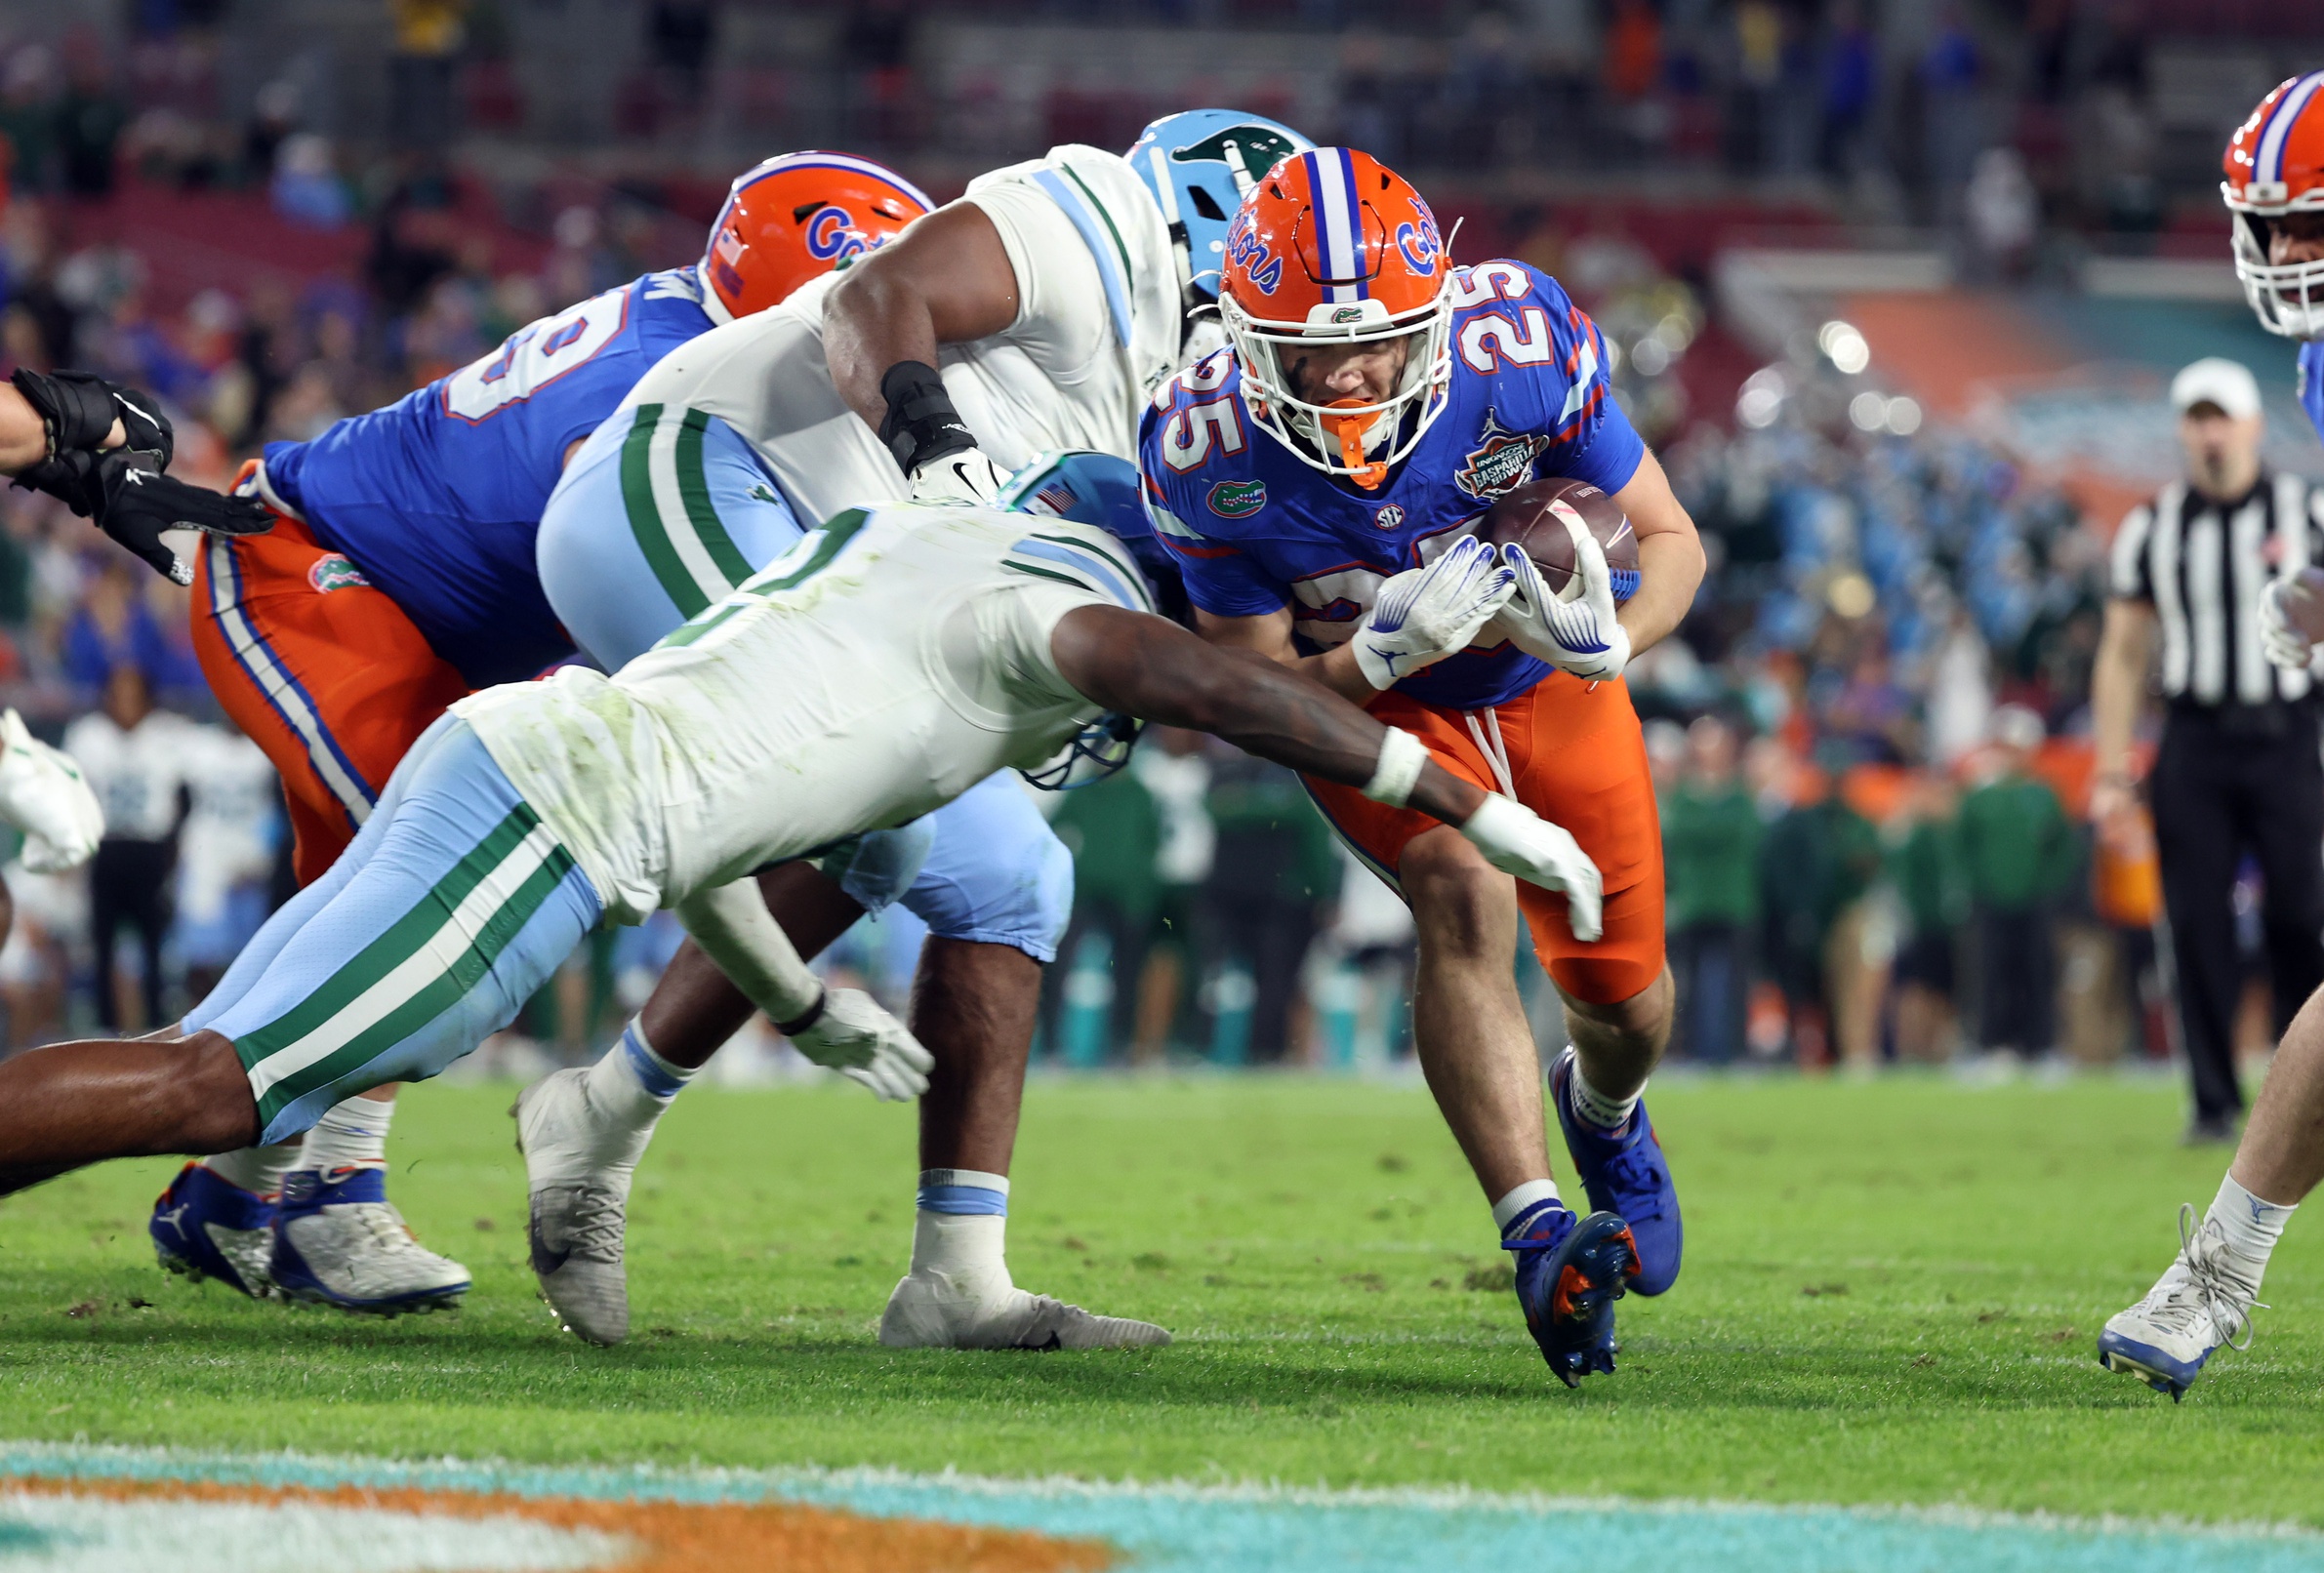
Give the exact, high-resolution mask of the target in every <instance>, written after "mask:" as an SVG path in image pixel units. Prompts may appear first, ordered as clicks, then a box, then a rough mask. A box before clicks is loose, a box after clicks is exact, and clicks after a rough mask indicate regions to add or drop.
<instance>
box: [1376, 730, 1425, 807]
mask: <svg viewBox="0 0 2324 1573" xmlns="http://www.w3.org/2000/svg"><path fill="white" fill-rule="evenodd" d="M1427 763H1428V747H1427V746H1426V745H1425V744H1423V743H1422V742H1421V741H1420V740H1419V739H1418V738H1416V737H1414V736H1412V734H1411V733H1409V732H1407V731H1405V730H1404V729H1403V728H1401V727H1393V726H1392V727H1390V728H1388V731H1387V735H1386V736H1384V737H1382V738H1381V739H1380V762H1379V763H1378V764H1377V765H1375V766H1374V767H1373V768H1372V773H1371V780H1369V781H1367V782H1366V783H1365V784H1364V795H1365V796H1366V797H1368V798H1370V799H1371V800H1372V801H1373V802H1375V803H1386V804H1387V805H1388V806H1389V807H1390V808H1402V807H1404V806H1405V804H1407V803H1408V802H1410V801H1411V798H1412V788H1413V787H1414V786H1418V785H1420V767H1421V766H1422V765H1425V764H1427Z"/></svg>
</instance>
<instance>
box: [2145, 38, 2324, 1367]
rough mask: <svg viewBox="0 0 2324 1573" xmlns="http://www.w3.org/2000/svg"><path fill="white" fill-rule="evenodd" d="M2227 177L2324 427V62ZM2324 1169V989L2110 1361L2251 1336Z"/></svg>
mask: <svg viewBox="0 0 2324 1573" xmlns="http://www.w3.org/2000/svg"><path fill="white" fill-rule="evenodd" d="M2224 163H2225V173H2226V178H2225V179H2224V180H2223V181H2222V182H2221V184H2220V192H2221V195H2222V196H2223V197H2224V198H2225V200H2226V204H2227V212H2228V216H2229V220H2230V222H2231V223H2232V225H2233V227H2234V241H2233V245H2234V256H2235V271H2236V274H2237V275H2238V276H2239V277H2240V278H2241V279H2242V281H2243V292H2244V296H2245V298H2246V299H2247V300H2248V301H2250V302H2251V306H2252V310H2253V312H2254V314H2256V315H2257V316H2258V317H2259V319H2260V326H2262V327H2263V328H2265V329H2266V330H2267V331H2268V332H2270V333H2274V334H2281V335H2282V336H2283V337H2285V338H2287V339H2296V340H2300V341H2302V343H2301V346H2300V398H2301V402H2302V404H2304V406H2305V407H2306V409H2307V413H2308V418H2309V420H2311V421H2313V422H2314V423H2315V424H2316V429H2317V432H2318V434H2319V435H2324V71H2310V72H2308V73H2307V74H2306V75H2304V76H2296V77H2294V78H2292V79H2291V80H2290V81H2288V82H2285V83H2283V84H2282V85H2281V86H2279V87H2278V88H2276V90H2275V91H2274V92H2272V93H2270V94H2268V95H2267V97H2266V98H2264V99H2262V100H2261V101H2260V106H2259V107H2258V108H2257V109H2255V110H2253V111H2252V115H2251V118H2250V119H2249V120H2246V121H2245V122H2244V123H2243V124H2242V126H2241V127H2239V128H2238V129H2237V130H2236V132H2235V135H2234V137H2233V138H2232V139H2231V140H2230V141H2228V143H2227V152H2226V157H2225V160H2224ZM2288 587H2289V586H2288V585H2287V583H2286V582H2285V581H2284V580H2282V579H2278V580H2275V581H2272V582H2270V583H2269V584H2268V585H2267V586H2266V588H2265V589H2264V590H2263V592H2262V595H2261V624H2262V636H2261V642H2262V644H2263V647H2264V648H2265V650H2266V652H2267V658H2268V659H2269V660H2270V661H2272V662H2274V663H2275V664H2276V665H2280V666H2288V667H2291V668H2292V669H2294V670H2302V669H2308V668H2309V667H2310V664H2311V663H2312V661H2313V660H2314V657H2315V649H2314V646H2313V644H2312V643H2311V641H2310V640H2309V638H2308V636H2307V635H2306V634H2305V633H2303V632H2302V631H2301V630H2300V629H2299V628H2297V627H2295V626H2294V625H2293V624H2292V621H2291V618H2290V617H2289V616H2288V615H2287V609H2286V606H2285V601H2284V597H2285V594H2286V591H2287V589H2288ZM2319 1179H2324V993H2320V994H2314V995H2310V996H2309V998H2308V1000H2307V1002H2306V1003H2305V1004H2304V1005H2303V1006H2301V1008H2300V1013H2299V1014H2298V1015H2297V1016H2295V1017H2294V1018H2293V1019H2292V1025H2291V1026H2289V1027H2287V1028H2285V1029H2284V1038H2283V1041H2282V1042H2281V1043H2280V1044H2278V1045H2277V1047H2276V1051H2275V1061H2274V1063H2273V1064H2272V1065H2270V1066H2269V1067H2268V1069H2267V1082H2266V1085H2265V1086H2263V1087H2262V1088H2261V1089H2260V1098H2259V1101H2258V1102H2257V1103H2256V1104H2254V1105H2253V1106H2252V1115H2251V1120H2250V1123H2248V1124H2247V1125H2245V1126H2244V1130H2243V1139H2242V1141H2240V1142H2238V1143H2237V1144H2236V1147H2235V1157H2234V1160H2233V1161H2232V1162H2230V1163H2229V1164H2228V1165H2227V1172H2226V1174H2225V1175H2224V1176H2223V1177H2222V1179H2221V1180H2220V1189H2219V1193H2218V1194H2217V1195H2216V1196H2214V1197H2213V1198H2212V1201H2211V1206H2210V1208H2209V1209H2208V1210H2207V1211H2206V1212H2205V1213H2204V1215H2203V1217H2202V1218H2201V1220H2200V1221H2198V1220H2197V1219H2196V1217H2195V1210H2194V1208H2193V1206H2192V1205H2191V1204H2190V1205H2185V1206H2181V1208H2180V1210H2179V1236H2180V1248H2179V1255H2178V1257H2177V1258H2176V1259H2175V1260H2173V1262H2172V1263H2171V1266H2170V1267H2169V1269H2167V1270H2165V1271H2164V1273H2163V1275H2162V1276H2161V1277H2160V1278H2158V1279H2157V1280H2155V1284H2154V1287H2153V1288H2151V1289H2149V1290H2148V1291H2147V1292H2146V1296H2145V1298H2144V1299H2142V1300H2141V1301H2140V1302H2139V1303H2138V1304H2137V1305H2135V1306H2132V1307H2130V1308H2129V1309H2128V1310H2126V1311H2118V1312H2116V1313H2115V1314H2114V1315H2113V1316H2112V1317H2110V1318H2109V1319H2108V1320H2107V1322H2106V1325H2105V1329H2104V1330H2103V1331H2102V1332H2100V1335H2099V1363H2100V1364H2101V1365H2104V1366H2105V1367H2106V1368H2107V1369H2109V1370H2112V1371H2119V1372H2121V1373H2123V1374H2125V1375H2128V1376H2135V1377H2137V1378H2138V1379H2139V1380H2141V1382H2144V1383H2145V1384H2146V1385H2147V1386H2149V1387H2151V1388H2153V1389H2154V1390H2155V1391H2157V1392H2168V1393H2169V1394H2170V1395H2171V1397H2172V1399H2173V1401H2175V1402H2176V1401H2177V1400H2178V1399H2180V1398H2181V1397H2183V1396H2184V1395H2185V1393H2186V1390H2187V1387H2188V1386H2189V1384H2191V1383H2192V1382H2193V1381H2194V1380H2195V1378H2196V1377H2197V1376H2199V1375H2201V1374H2202V1371H2203V1366H2204V1362H2206V1361H2207V1360H2209V1359H2210V1358H2211V1356H2212V1355H2213V1354H2214V1353H2216V1352H2217V1351H2219V1349H2220V1347H2221V1346H2222V1345H2227V1346H2229V1347H2232V1348H2237V1349H2241V1348H2245V1347H2248V1345H2249V1343H2250V1340H2251V1314H2252V1311H2253V1309H2254V1308H2255V1307H2257V1306H2258V1305H2259V1304H2260V1281H2261V1278H2262V1276H2263V1274H2264V1273H2265V1272H2266V1270H2267V1259H2268V1257H2269V1255H2270V1254H2272V1253H2273V1251H2274V1250H2275V1245H2276V1241H2277V1240H2279V1239H2280V1238H2282V1236H2283V1232H2284V1226H2285V1225H2286V1224H2287V1223H2289V1222H2290V1221H2291V1217H2292V1214H2293V1212H2294V1211H2295V1210H2296V1209H2297V1208H2298V1206H2299V1204H2300V1203H2301V1201H2302V1200H2303V1199H2304V1197H2305V1196H2306V1195H2307V1193H2308V1192H2309V1191H2310V1190H2314V1189H2315V1187H2316V1182H2317V1181H2318V1180H2319Z"/></svg>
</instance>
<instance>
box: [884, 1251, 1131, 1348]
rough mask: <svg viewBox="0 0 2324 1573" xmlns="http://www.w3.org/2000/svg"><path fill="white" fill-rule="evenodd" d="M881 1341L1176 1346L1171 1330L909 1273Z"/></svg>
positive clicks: (942, 1276) (900, 1344)
mask: <svg viewBox="0 0 2324 1573" xmlns="http://www.w3.org/2000/svg"><path fill="white" fill-rule="evenodd" d="M879 1342H880V1343H882V1344H884V1345H886V1346H887V1347H888V1348H889V1349H892V1350H911V1349H941V1350H1141V1349H1156V1348H1159V1347H1160V1346H1162V1345H1164V1344H1167V1343H1168V1342H1170V1335H1169V1333H1168V1331H1167V1330H1166V1329H1164V1328H1161V1327H1157V1326H1155V1325H1154V1323H1152V1322H1141V1321H1132V1320H1131V1319H1130V1318H1128V1317H1126V1316H1099V1315H1096V1314H1094V1313H1092V1312H1090V1311H1083V1310H1082V1309H1081V1308H1080V1307H1079V1306H1069V1305H1067V1304H1066V1303H1065V1302H1064V1301H1062V1300H1056V1299H1052V1298H1051V1297H1050V1296H1048V1295H1035V1294H1027V1293H1026V1292H1025V1291H1024V1290H1022V1289H1019V1288H1016V1287H1015V1286H1014V1285H1011V1286H1009V1287H1007V1288H1006V1289H1003V1290H1000V1291H999V1293H992V1292H989V1291H987V1292H980V1291H979V1290H978V1289H976V1288H973V1287H970V1286H967V1285H964V1284H960V1283H958V1282H957V1281H956V1280H955V1279H954V1278H953V1277H952V1276H951V1275H950V1274H947V1273H944V1272H939V1271H934V1270H926V1269H923V1270H920V1271H918V1272H913V1273H908V1274H906V1275H905V1277H904V1279H903V1281H902V1282H900V1283H898V1284H897V1285H896V1288H895V1292H894V1293H893V1294H891V1295H889V1296H888V1297H887V1310H886V1311H882V1312H881V1313H880V1317H879Z"/></svg>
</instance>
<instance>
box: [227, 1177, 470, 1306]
mask: <svg viewBox="0 0 2324 1573" xmlns="http://www.w3.org/2000/svg"><path fill="white" fill-rule="evenodd" d="M386 1187H387V1174H386V1171H385V1170H381V1169H375V1168H354V1169H334V1170H331V1171H330V1172H329V1173H322V1172H320V1171H317V1170H314V1169H300V1170H296V1171H294V1172H293V1173H291V1174H289V1175H287V1176H285V1177H284V1179H283V1185H282V1212H281V1214H280V1216H279V1218H278V1219H277V1221H276V1223H275V1226H274V1258H273V1261H272V1262H271V1263H269V1264H268V1268H267V1271H268V1274H269V1275H270V1276H271V1277H272V1278H273V1280H274V1286H275V1288H277V1289H278V1290H280V1291H281V1292H282V1293H283V1294H284V1295H286V1296H288V1297H289V1298H291V1299H293V1300H303V1301H306V1302H308V1303H309V1304H313V1305H325V1306H337V1307H338V1308H339V1309H340V1310H342V1311H364V1312H367V1313H369V1314H372V1315H378V1316H393V1315H397V1314H400V1313H401V1312H404V1311H437V1310H441V1309H443V1308H446V1307H449V1306H454V1305H457V1304H458V1303H459V1301H460V1297H461V1296H462V1295H465V1294H467V1293H468V1291H469V1270H468V1269H466V1268H464V1267H462V1266H461V1265H460V1264H459V1263H457V1262H455V1261H453V1260H452V1259H451V1258H450V1257H445V1256H438V1255H436V1254H435V1252H433V1251H431V1250H429V1249H428V1247H427V1246H425V1245H422V1244H421V1243H420V1241H419V1240H418V1238H416V1237H415V1236H414V1235H413V1233H412V1230H411V1226H410V1225H408V1224H406V1223H405V1222H404V1221H403V1214H401V1213H399V1212H397V1211H396V1210H395V1206H394V1204H393V1203H392V1202H390V1201H388V1200H387V1189H386Z"/></svg>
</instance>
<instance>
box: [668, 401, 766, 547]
mask: <svg viewBox="0 0 2324 1573" xmlns="http://www.w3.org/2000/svg"><path fill="white" fill-rule="evenodd" d="M710 423H711V418H710V416H709V414H708V413H707V412H705V411H702V410H688V411H687V412H686V418H685V420H684V421H683V422H682V423H680V424H679V426H678V433H677V493H678V496H679V498H681V499H682V500H683V501H684V503H685V504H686V521H687V522H688V523H689V524H691V525H693V527H694V534H695V537H696V538H697V539H698V540H700V541H701V543H702V547H703V549H704V550H705V551H707V552H709V553H710V559H711V561H712V562H714V563H715V564H716V565H717V568H718V572H719V573H721V574H723V575H725V576H726V585H725V587H726V588H727V589H732V588H734V586H735V585H740V584H741V583H742V582H743V581H744V580H746V579H749V578H750V577H751V560H750V559H749V558H748V557H745V556H744V555H743V554H742V552H741V551H740V550H738V549H736V547H735V544H734V538H733V537H732V536H730V535H728V534H727V533H726V521H725V520H723V519H721V518H719V517H718V509H717V506H716V505H715V504H713V503H712V502H711V483H710V476H709V474H708V472H706V471H705V470H704V468H703V464H702V437H703V433H704V432H706V431H708V430H709V429H710Z"/></svg>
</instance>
